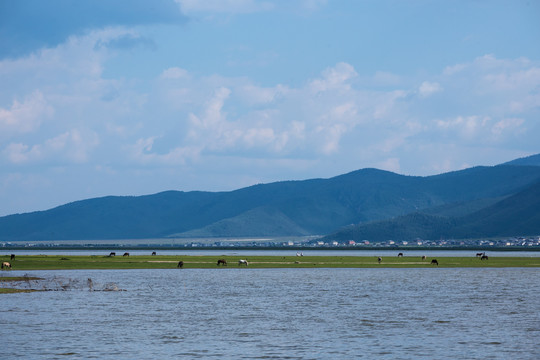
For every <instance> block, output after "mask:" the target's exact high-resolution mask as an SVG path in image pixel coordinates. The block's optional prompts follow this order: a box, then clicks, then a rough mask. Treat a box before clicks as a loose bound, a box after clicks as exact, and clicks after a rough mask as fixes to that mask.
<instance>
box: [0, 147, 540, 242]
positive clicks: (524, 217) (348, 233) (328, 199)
mask: <svg viewBox="0 0 540 360" xmlns="http://www.w3.org/2000/svg"><path fill="white" fill-rule="evenodd" d="M327 234H330V235H328V238H329V239H335V240H337V241H347V240H350V239H353V240H360V239H367V240H370V241H379V240H387V239H396V240H410V239H416V238H424V239H439V238H447V237H448V238H450V237H451V238H478V237H496V236H521V235H538V234H540V154H538V155H533V156H530V157H527V158H523V159H517V160H514V161H511V162H508V163H505V164H501V165H498V166H491V167H484V166H480V167H473V168H469V169H465V170H461V171H455V172H450V173H445V174H440V175H435V176H427V177H419V176H405V175H398V174H395V173H392V172H388V171H382V170H377V169H362V170H357V171H353V172H351V173H348V174H344V175H340V176H336V177H333V178H330V179H311V180H303V181H282V182H276V183H270V184H260V185H254V186H250V187H247V188H242V189H238V190H235V191H229V192H202V191H193V192H182V191H166V192H162V193H158V194H154V195H146V196H137V197H117V196H108V197H102V198H94V199H88V200H82V201H76V202H73V203H69V204H66V205H63V206H59V207H56V208H54V209H50V210H46V211H38V212H32V213H26V214H16V215H9V216H4V217H0V241H39V240H98V239H145V238H170V237H269V236H272V237H278V236H304V235H327Z"/></svg>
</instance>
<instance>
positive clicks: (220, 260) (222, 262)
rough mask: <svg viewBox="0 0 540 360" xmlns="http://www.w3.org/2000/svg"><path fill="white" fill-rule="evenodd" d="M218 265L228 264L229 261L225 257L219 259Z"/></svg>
mask: <svg viewBox="0 0 540 360" xmlns="http://www.w3.org/2000/svg"><path fill="white" fill-rule="evenodd" d="M216 265H217V266H219V265H223V266H227V261H226V260H225V259H219V260H218V261H217V264H216Z"/></svg>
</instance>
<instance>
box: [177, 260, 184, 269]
mask: <svg viewBox="0 0 540 360" xmlns="http://www.w3.org/2000/svg"><path fill="white" fill-rule="evenodd" d="M176 267H177V268H180V269H182V268H183V267H184V262H183V261H179V262H178V265H177V266H176Z"/></svg>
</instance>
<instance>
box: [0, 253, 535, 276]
mask: <svg viewBox="0 0 540 360" xmlns="http://www.w3.org/2000/svg"><path fill="white" fill-rule="evenodd" d="M0 258H7V257H6V256H5V257H1V256H0ZM218 259H225V260H226V261H227V263H228V265H227V266H217V265H216V264H217V260H218ZM239 259H247V260H248V261H249V266H248V268H256V269H266V268H443V267H446V268H448V267H454V268H459V267H479V268H488V267H499V268H500V267H540V258H532V257H493V256H490V258H489V260H480V259H479V258H476V257H474V256H471V257H439V258H437V260H438V262H439V265H438V266H437V265H432V264H431V260H432V258H428V259H426V260H421V258H420V257H418V256H414V257H413V256H404V257H384V258H383V259H382V261H381V263H380V264H379V262H378V261H377V257H376V256H302V257H297V256H247V257H245V256H206V255H203V256H193V255H189V256H188V255H186V256H184V255H157V256H146V255H144V256H143V255H137V256H129V257H127V256H126V257H123V256H116V257H109V256H103V255H91V256H82V255H70V256H63V255H20V256H19V255H18V256H17V257H16V259H14V260H11V261H10V262H11V264H12V266H13V270H70V269H173V268H177V265H178V261H180V260H181V261H183V262H184V266H183V267H184V269H216V268H229V269H230V268H235V269H236V268H246V266H239V265H238V260H239ZM7 273H9V271H5V272H4V274H6V275H7ZM0 274H1V273H0ZM0 278H1V275H0Z"/></svg>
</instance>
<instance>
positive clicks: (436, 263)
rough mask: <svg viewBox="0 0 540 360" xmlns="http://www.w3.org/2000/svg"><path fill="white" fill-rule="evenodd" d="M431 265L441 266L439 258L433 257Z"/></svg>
mask: <svg viewBox="0 0 540 360" xmlns="http://www.w3.org/2000/svg"><path fill="white" fill-rule="evenodd" d="M431 265H437V266H439V262H438V261H437V259H433V260H431Z"/></svg>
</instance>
